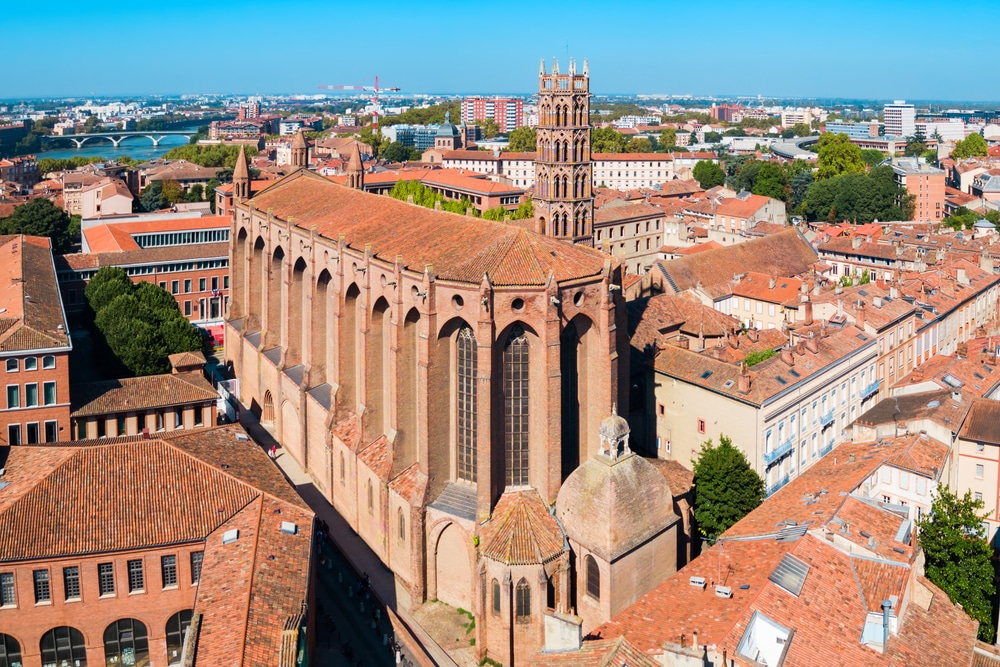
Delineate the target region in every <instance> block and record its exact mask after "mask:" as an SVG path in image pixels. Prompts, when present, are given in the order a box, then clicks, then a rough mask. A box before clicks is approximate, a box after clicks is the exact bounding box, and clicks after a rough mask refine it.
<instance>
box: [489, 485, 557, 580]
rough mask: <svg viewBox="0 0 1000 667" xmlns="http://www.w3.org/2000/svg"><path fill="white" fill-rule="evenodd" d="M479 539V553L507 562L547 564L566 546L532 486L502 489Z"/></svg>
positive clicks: (500, 561)
mask: <svg viewBox="0 0 1000 667" xmlns="http://www.w3.org/2000/svg"><path fill="white" fill-rule="evenodd" d="M480 540H481V541H480V544H481V548H480V550H481V552H482V554H483V556H485V557H486V558H489V559H491V560H494V561H497V562H498V563H504V564H507V565H532V564H538V563H542V564H544V563H548V562H549V561H552V560H554V559H556V558H558V557H559V556H561V555H562V554H563V552H564V551H565V549H566V542H565V538H564V536H563V532H562V529H560V528H559V524H557V523H556V520H555V518H553V517H552V515H551V514H549V511H548V508H546V507H545V503H543V502H542V498H541V497H540V496H539V495H538V492H537V491H535V490H534V489H530V490H525V491H506V492H504V494H503V495H502V496H500V500H499V501H497V505H496V507H495V508H494V510H493V516H492V517H491V518H490V520H489V521H488V522H487V523H485V524H483V526H482V528H481V529H480Z"/></svg>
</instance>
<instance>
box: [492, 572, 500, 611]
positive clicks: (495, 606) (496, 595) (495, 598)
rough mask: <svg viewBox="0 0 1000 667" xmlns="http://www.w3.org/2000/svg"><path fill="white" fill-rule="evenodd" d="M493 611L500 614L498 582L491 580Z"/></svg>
mask: <svg viewBox="0 0 1000 667" xmlns="http://www.w3.org/2000/svg"><path fill="white" fill-rule="evenodd" d="M493 613H494V614H496V615H498V616H499V615H500V582H499V581H497V580H496V579H494V580H493Z"/></svg>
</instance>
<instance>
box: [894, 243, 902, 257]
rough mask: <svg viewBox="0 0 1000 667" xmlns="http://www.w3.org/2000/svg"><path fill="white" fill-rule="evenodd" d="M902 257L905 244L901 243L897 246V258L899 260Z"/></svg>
mask: <svg viewBox="0 0 1000 667" xmlns="http://www.w3.org/2000/svg"><path fill="white" fill-rule="evenodd" d="M902 256H903V244H902V243H899V244H897V245H896V257H897V258H899V257H902Z"/></svg>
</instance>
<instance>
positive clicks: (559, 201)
mask: <svg viewBox="0 0 1000 667" xmlns="http://www.w3.org/2000/svg"><path fill="white" fill-rule="evenodd" d="M536 133H537V142H536V144H537V155H536V156H535V196H534V205H535V224H536V226H537V230H538V232H540V233H542V234H546V235H548V236H555V237H557V238H560V239H563V240H566V241H571V242H573V243H580V244H583V245H589V246H592V245H593V244H594V194H593V189H592V186H593V180H594V179H593V171H592V167H591V164H590V71H589V68H588V66H587V61H586V60H584V61H583V73H581V74H577V72H576V63H575V62H574V61H573V60H570V61H569V72H568V73H566V74H560V72H559V63H558V62H557V61H553V63H552V72H551V73H546V72H545V61H544V60H543V61H542V62H541V64H540V66H539V70H538V128H537V131H536Z"/></svg>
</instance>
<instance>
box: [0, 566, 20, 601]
mask: <svg viewBox="0 0 1000 667" xmlns="http://www.w3.org/2000/svg"><path fill="white" fill-rule="evenodd" d="M16 605H17V598H15V597H14V573H13V572H0V607H13V606H16Z"/></svg>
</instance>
